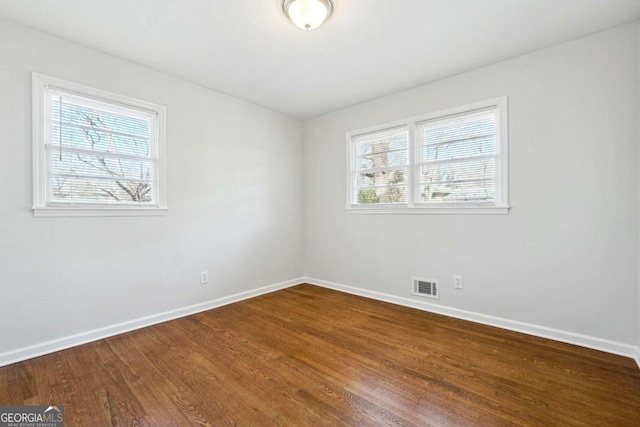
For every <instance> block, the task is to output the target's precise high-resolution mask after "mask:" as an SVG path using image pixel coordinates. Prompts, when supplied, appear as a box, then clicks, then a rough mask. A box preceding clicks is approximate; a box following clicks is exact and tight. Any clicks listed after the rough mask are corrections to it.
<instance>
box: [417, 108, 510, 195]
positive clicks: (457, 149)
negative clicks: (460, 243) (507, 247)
mask: <svg viewBox="0 0 640 427" xmlns="http://www.w3.org/2000/svg"><path fill="white" fill-rule="evenodd" d="M496 122H497V120H496V109H495V108H491V109H487V110H483V111H478V112H471V113H466V114H461V115H457V116H453V117H448V118H443V119H436V120H430V121H426V122H422V123H418V124H417V134H418V138H419V144H420V157H421V165H420V183H419V185H420V194H419V197H420V202H423V203H431V202H466V201H483V202H486V201H493V200H494V199H495V193H496V166H497V164H498V154H499V153H498V146H497V144H496Z"/></svg>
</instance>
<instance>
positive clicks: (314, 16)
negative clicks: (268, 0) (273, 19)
mask: <svg viewBox="0 0 640 427" xmlns="http://www.w3.org/2000/svg"><path fill="white" fill-rule="evenodd" d="M282 7H283V9H284V13H285V14H286V15H287V16H288V17H289V19H291V22H293V23H294V24H295V25H296V26H297V27H299V28H302V29H303V30H307V31H309V30H314V29H316V28H318V27H319V26H320V25H322V23H323V22H324V21H326V19H327V18H328V17H329V16H330V15H331V12H332V9H333V5H332V4H331V1H330V0H285V1H284V2H283V5H282Z"/></svg>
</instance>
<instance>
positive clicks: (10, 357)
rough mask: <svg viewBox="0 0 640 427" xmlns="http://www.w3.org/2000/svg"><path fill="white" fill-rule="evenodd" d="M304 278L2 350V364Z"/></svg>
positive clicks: (276, 287) (204, 308)
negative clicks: (14, 348) (26, 345)
mask: <svg viewBox="0 0 640 427" xmlns="http://www.w3.org/2000/svg"><path fill="white" fill-rule="evenodd" d="M303 282H304V280H303V278H298V279H292V280H287V281H286V282H281V283H276V284H275V285H270V286H265V287H262V288H258V289H253V290H250V291H246V292H241V293H238V294H235V295H230V296H227V297H222V298H218V299H214V300H211V301H207V302H203V303H199V304H194V305H191V306H188V307H182V308H178V309H175V310H170V311H165V312H163V313H158V314H153V315H151V316H146V317H141V318H139V319H134V320H130V321H127V322H123V323H119V324H117V325H111V326H107V327H104V328H99V329H94V330H92V331H87V332H82V333H79V334H74V335H69V336H66V337H62V338H57V339H54V340H51V341H46V342H43V343H39V344H35V345H30V346H28V347H23V348H19V349H16V350H10V351H7V352H4V353H0V366H5V365H10V364H12V363H17V362H22V361H23V360H27V359H32V358H34V357H38V356H42V355H45V354H49V353H53V352H56V351H60V350H64V349H67V348H70V347H75V346H78V345H81V344H86V343H89V342H92V341H97V340H101V339H103V338H108V337H111V336H114V335H118V334H122V333H125V332H129V331H133V330H135V329H140V328H145V327H147V326H151V325H155V324H158V323H163V322H166V321H169V320H173V319H177V318H179V317H185V316H189V315H192V314H196V313H200V312H202V311H206V310H211V309H212V308H216V307H221V306H223V305H228V304H231V303H234V302H238V301H242V300H245V299H248V298H253V297H256V296H258V295H263V294H267V293H270V292H274V291H279V290H281V289H285V288H289V287H291V286H295V285H298V284H300V283H303Z"/></svg>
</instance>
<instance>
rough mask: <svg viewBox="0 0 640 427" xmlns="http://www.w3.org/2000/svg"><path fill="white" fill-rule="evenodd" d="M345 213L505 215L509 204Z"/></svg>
mask: <svg viewBox="0 0 640 427" xmlns="http://www.w3.org/2000/svg"><path fill="white" fill-rule="evenodd" d="M345 211H346V213H347V214H356V215H357V214H364V215H507V214H509V206H429V207H413V208H409V207H406V206H401V207H379V208H373V207H359V206H352V207H348V208H346V209H345Z"/></svg>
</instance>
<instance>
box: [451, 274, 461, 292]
mask: <svg viewBox="0 0 640 427" xmlns="http://www.w3.org/2000/svg"><path fill="white" fill-rule="evenodd" d="M453 287H454V288H456V289H463V286H462V276H453Z"/></svg>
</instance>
